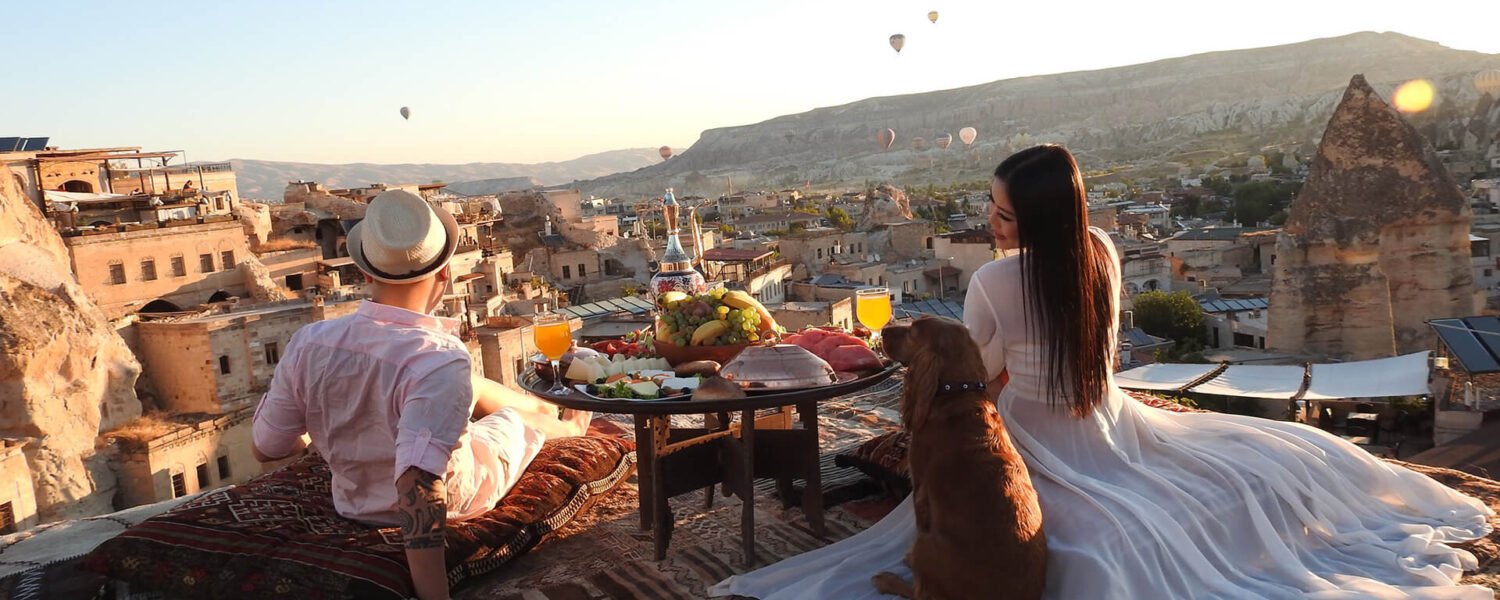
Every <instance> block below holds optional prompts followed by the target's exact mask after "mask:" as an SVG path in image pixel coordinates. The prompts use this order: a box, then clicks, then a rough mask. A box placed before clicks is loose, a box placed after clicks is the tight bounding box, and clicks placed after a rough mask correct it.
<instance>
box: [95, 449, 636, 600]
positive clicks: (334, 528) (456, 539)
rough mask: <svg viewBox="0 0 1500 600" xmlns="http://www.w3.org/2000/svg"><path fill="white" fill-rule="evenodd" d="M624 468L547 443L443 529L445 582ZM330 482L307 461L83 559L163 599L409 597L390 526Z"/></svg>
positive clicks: (500, 552)
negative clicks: (360, 510) (498, 492)
mask: <svg viewBox="0 0 1500 600" xmlns="http://www.w3.org/2000/svg"><path fill="white" fill-rule="evenodd" d="M634 470H635V454H634V447H633V444H632V443H631V442H630V441H628V440H624V439H620V438H618V437H613V436H596V435H590V436H586V437H573V438H562V439H557V440H549V441H548V442H547V443H546V445H545V446H544V447H543V448H542V451H541V454H540V455H538V456H537V458H536V460H534V461H533V462H532V464H531V466H530V467H528V468H527V470H526V473H525V474H524V475H522V477H521V480H520V481H519V482H518V483H517V484H516V487H515V488H514V489H512V490H511V492H510V493H509V494H508V495H507V496H506V497H505V499H504V500H502V501H501V502H500V504H499V505H498V506H496V507H495V509H494V510H491V511H490V512H488V513H485V514H484V515H482V516H480V517H478V518H475V519H471V520H468V521H461V522H459V521H455V522H450V523H449V525H448V529H447V548H448V552H447V558H448V582H449V585H450V586H458V585H459V584H460V583H462V582H463V581H464V580H465V579H467V578H470V577H475V576H478V575H482V574H485V573H488V572H490V571H493V570H495V569H497V568H499V567H500V566H502V565H504V564H506V563H508V562H510V561H511V560H514V559H515V558H516V557H518V556H520V555H522V554H524V553H525V552H526V551H528V550H530V549H531V548H532V547H533V546H535V545H536V544H537V543H538V542H540V541H541V540H542V538H543V537H545V536H546V535H547V534H548V533H550V532H552V531H553V530H554V529H556V528H558V527H560V526H562V525H563V524H564V523H567V522H568V521H569V520H571V519H572V518H573V517H574V516H575V515H577V514H578V513H579V512H580V511H582V510H584V509H585V508H587V507H588V506H589V505H590V503H591V502H592V501H593V499H595V498H596V497H598V496H600V495H602V494H605V493H607V492H609V491H611V490H613V489H614V488H615V487H617V486H619V485H621V484H623V483H624V482H625V480H626V479H627V478H628V477H629V476H630V475H631V473H633V472H634ZM329 482H330V474H329V469H328V464H327V463H326V462H325V461H324V460H323V459H322V458H321V457H319V456H317V455H315V454H310V455H308V456H307V457H305V458H303V459H301V460H299V461H297V462H295V463H293V464H290V465H288V466H286V467H284V468H282V469H279V470H277V471H275V472H272V473H267V474H265V475H262V476H260V477H257V478H255V479H253V480H251V481H250V482H247V483H245V484H244V485H239V486H234V487H229V488H225V489H221V490H215V491H212V492H209V493H206V494H204V495H203V496H202V497H200V498H197V499H195V500H193V501H191V502H188V503H187V504H184V505H183V506H181V507H178V508H176V509H174V510H172V511H170V512H167V513H164V514H162V515H159V516H157V517H153V518H151V519H149V520H147V521H145V522H142V523H140V524H138V525H136V526H134V527H131V528H129V529H127V530H125V531H124V532H123V533H121V534H120V535H118V536H116V537H114V538H112V539H110V540H108V541H106V542H104V543H103V544H101V545H100V546H99V547H98V548H96V549H95V550H94V551H93V552H92V553H91V554H90V555H89V556H88V557H86V558H85V560H84V564H85V565H86V567H87V568H89V569H91V570H93V571H96V572H99V573H102V574H104V575H106V576H108V577H110V578H112V579H116V580H122V581H125V582H128V583H129V584H131V585H132V586H133V587H134V588H148V589H152V590H156V591H160V592H163V593H165V594H166V595H168V596H170V597H173V598H245V597H255V598H291V599H296V600H322V599H345V598H360V599H365V598H369V599H384V598H391V599H399V598H408V597H411V596H413V595H414V594H413V590H412V586H411V580H410V577H409V575H408V569H407V566H406V555H405V551H404V550H403V548H402V544H401V532H400V530H398V529H396V528H394V527H393V528H384V529H376V528H372V527H369V526H366V525H362V524H360V523H357V522H354V521H351V520H348V519H345V518H343V517H341V516H339V515H338V513H337V512H336V511H335V510H334V508H333V497H332V495H331V492H330V489H329Z"/></svg>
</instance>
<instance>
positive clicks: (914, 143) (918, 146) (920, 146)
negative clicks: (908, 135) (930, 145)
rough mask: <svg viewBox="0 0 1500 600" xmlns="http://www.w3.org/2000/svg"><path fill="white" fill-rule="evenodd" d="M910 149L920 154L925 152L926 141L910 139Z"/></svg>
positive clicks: (915, 138) (916, 138)
mask: <svg viewBox="0 0 1500 600" xmlns="http://www.w3.org/2000/svg"><path fill="white" fill-rule="evenodd" d="M911 149H912V150H916V151H918V152H920V151H922V150H926V149H927V140H924V139H922V138H919V137H914V138H912V139H911Z"/></svg>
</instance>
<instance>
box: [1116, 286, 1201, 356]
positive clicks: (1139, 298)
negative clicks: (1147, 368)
mask: <svg viewBox="0 0 1500 600" xmlns="http://www.w3.org/2000/svg"><path fill="white" fill-rule="evenodd" d="M1131 310H1132V311H1134V313H1135V324H1136V325H1138V326H1139V327H1140V328H1141V329H1142V330H1145V332H1146V333H1149V334H1151V335H1154V336H1157V337H1164V338H1168V339H1171V340H1173V341H1175V342H1177V344H1178V345H1180V346H1186V345H1187V344H1188V342H1189V341H1193V342H1197V341H1198V340H1201V339H1202V338H1203V308H1202V307H1200V306H1198V301H1197V300H1194V299H1193V297H1192V296H1191V295H1189V294H1188V293H1187V292H1172V293H1170V294H1169V293H1167V292H1163V291H1160V290H1152V291H1149V292H1142V293H1140V294H1137V295H1136V296H1135V298H1134V299H1132V300H1131Z"/></svg>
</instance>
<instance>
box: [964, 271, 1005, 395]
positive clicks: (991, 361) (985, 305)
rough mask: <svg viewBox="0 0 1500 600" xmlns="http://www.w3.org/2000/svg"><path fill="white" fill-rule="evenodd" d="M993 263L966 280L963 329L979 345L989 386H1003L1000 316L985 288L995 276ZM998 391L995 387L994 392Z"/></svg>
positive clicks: (1003, 360) (1002, 343)
mask: <svg viewBox="0 0 1500 600" xmlns="http://www.w3.org/2000/svg"><path fill="white" fill-rule="evenodd" d="M994 265H996V263H990V264H989V265H985V267H984V268H981V269H980V270H979V271H976V272H975V273H974V277H973V278H972V279H970V280H969V291H968V294H967V295H966V296H965V297H964V325H967V326H968V328H969V336H970V337H972V338H973V339H974V343H975V344H978V345H979V355H980V357H981V358H983V359H984V370H985V373H986V374H987V375H988V376H989V378H990V380H991V382H992V383H993V382H1001V383H1002V385H1003V382H1002V379H1003V378H1005V340H1004V338H1003V336H1002V330H1001V327H1000V315H999V314H998V313H996V312H995V307H994V303H993V301H992V298H991V297H990V295H989V293H988V292H987V290H988V288H987V287H986V286H985V284H984V280H985V278H986V276H987V275H988V274H990V273H994V272H995V269H996V268H1000V267H996V266H994ZM996 389H997V390H998V389H999V388H998V387H997V388H996Z"/></svg>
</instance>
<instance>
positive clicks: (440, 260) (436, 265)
mask: <svg viewBox="0 0 1500 600" xmlns="http://www.w3.org/2000/svg"><path fill="white" fill-rule="evenodd" d="M443 238H444V239H443V251H442V252H439V253H438V255H437V258H435V259H433V261H432V263H431V264H429V265H427V266H425V267H422V268H420V269H417V270H415V271H410V272H407V273H406V274H404V275H392V274H390V273H387V272H385V271H382V270H380V269H377V268H375V265H374V263H371V262H370V257H369V256H367V255H366V254H365V244H364V242H363V241H361V242H360V244H359V258H360V264H361V266H363V267H364V268H366V269H369V270H370V274H371V275H376V276H379V277H384V278H386V279H396V280H402V279H416V278H418V277H422V276H424V275H427V274H428V273H431V272H433V271H436V270H438V269H441V268H443V265H445V264H447V263H448V261H447V260H446V259H447V257H448V256H449V255H450V254H449V252H448V251H449V250H450V249H452V248H453V236H451V235H448V228H446V227H444V228H443Z"/></svg>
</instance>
